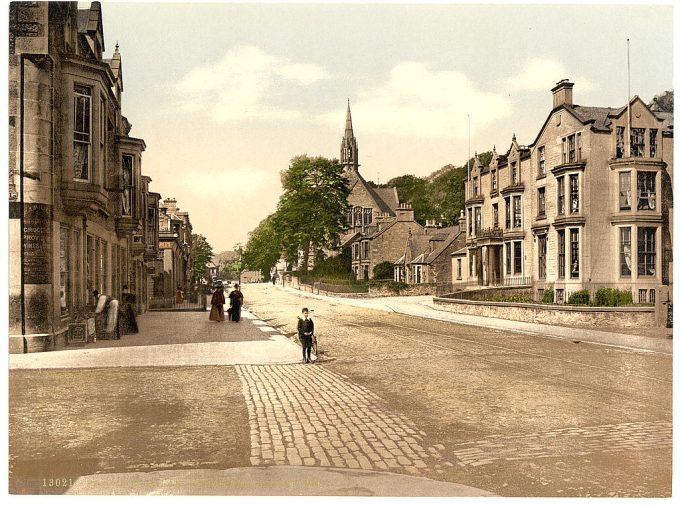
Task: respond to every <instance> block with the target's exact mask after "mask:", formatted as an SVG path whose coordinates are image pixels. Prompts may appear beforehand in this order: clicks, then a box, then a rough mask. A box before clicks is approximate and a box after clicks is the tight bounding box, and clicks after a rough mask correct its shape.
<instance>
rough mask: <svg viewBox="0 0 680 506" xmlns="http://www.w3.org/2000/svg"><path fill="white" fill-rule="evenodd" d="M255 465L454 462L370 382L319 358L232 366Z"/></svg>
mask: <svg viewBox="0 0 680 506" xmlns="http://www.w3.org/2000/svg"><path fill="white" fill-rule="evenodd" d="M237 372H238V375H239V377H240V378H241V380H242V384H243V394H244V396H245V399H246V405H247V407H248V413H249V422H250V428H251V430H250V439H251V458H250V460H251V463H252V464H253V465H269V464H277V465H295V466H300V465H302V466H322V467H339V468H349V469H367V470H389V471H396V472H405V473H410V474H413V475H419V474H421V473H422V472H423V471H424V470H425V469H431V470H435V471H436V470H439V471H441V468H442V466H449V467H450V466H452V464H451V463H450V462H445V461H444V460H443V459H442V456H441V454H440V450H443V446H441V445H437V446H430V447H428V446H427V445H426V443H425V436H426V434H425V433H424V432H422V431H419V430H418V429H417V427H416V426H415V425H414V424H413V422H411V421H410V420H408V419H407V418H405V417H404V416H402V415H399V414H396V413H393V412H390V411H389V410H387V409H386V408H385V407H384V406H385V405H384V402H383V401H382V400H381V399H380V398H379V397H378V396H376V395H375V394H373V393H371V392H370V391H369V390H368V389H366V388H364V387H362V386H359V385H356V384H354V383H352V382H350V381H349V380H348V379H347V378H346V377H345V376H343V375H341V374H338V373H334V372H331V371H329V370H327V369H325V368H324V367H321V366H310V365H304V364H298V365H279V366H238V367H237Z"/></svg>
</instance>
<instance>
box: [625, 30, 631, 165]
mask: <svg viewBox="0 0 680 506" xmlns="http://www.w3.org/2000/svg"><path fill="white" fill-rule="evenodd" d="M626 46H627V52H628V67H627V70H628V158H630V143H631V140H632V138H633V130H631V123H630V39H626Z"/></svg>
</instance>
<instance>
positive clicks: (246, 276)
mask: <svg viewBox="0 0 680 506" xmlns="http://www.w3.org/2000/svg"><path fill="white" fill-rule="evenodd" d="M262 279H263V276H262V272H261V271H243V272H241V283H261V282H262Z"/></svg>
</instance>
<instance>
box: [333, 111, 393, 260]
mask: <svg viewBox="0 0 680 506" xmlns="http://www.w3.org/2000/svg"><path fill="white" fill-rule="evenodd" d="M340 163H341V164H342V166H343V169H344V171H345V177H346V178H347V180H348V183H349V188H350V194H349V196H348V198H347V202H348V204H349V210H348V211H347V215H346V216H345V223H346V225H347V231H346V232H345V233H344V234H342V235H341V237H340V246H341V247H345V246H347V245H349V244H350V243H351V242H352V241H354V240H355V239H356V238H357V237H359V236H360V235H362V234H366V232H367V230H370V228H371V227H374V228H375V227H376V226H377V223H378V222H380V221H384V220H386V219H389V218H395V217H396V216H397V207H398V206H399V196H398V195H397V189H396V188H394V187H388V188H374V187H373V186H372V185H370V184H369V183H368V182H367V181H366V180H365V179H364V178H363V177H362V175H361V174H360V173H359V147H358V145H357V140H356V138H355V136H354V128H353V126H352V112H351V110H350V106H349V101H348V102H347V116H346V119H345V135H344V137H343V138H342V142H341V145H340Z"/></svg>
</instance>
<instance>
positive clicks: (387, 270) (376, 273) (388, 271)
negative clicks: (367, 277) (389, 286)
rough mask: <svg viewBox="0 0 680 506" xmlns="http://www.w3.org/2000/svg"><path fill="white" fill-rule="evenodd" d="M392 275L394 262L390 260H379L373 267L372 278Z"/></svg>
mask: <svg viewBox="0 0 680 506" xmlns="http://www.w3.org/2000/svg"><path fill="white" fill-rule="evenodd" d="M393 277H394V264H393V263H392V262H380V263H379V264H378V265H376V266H375V267H373V278H374V279H392V278H393Z"/></svg>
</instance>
